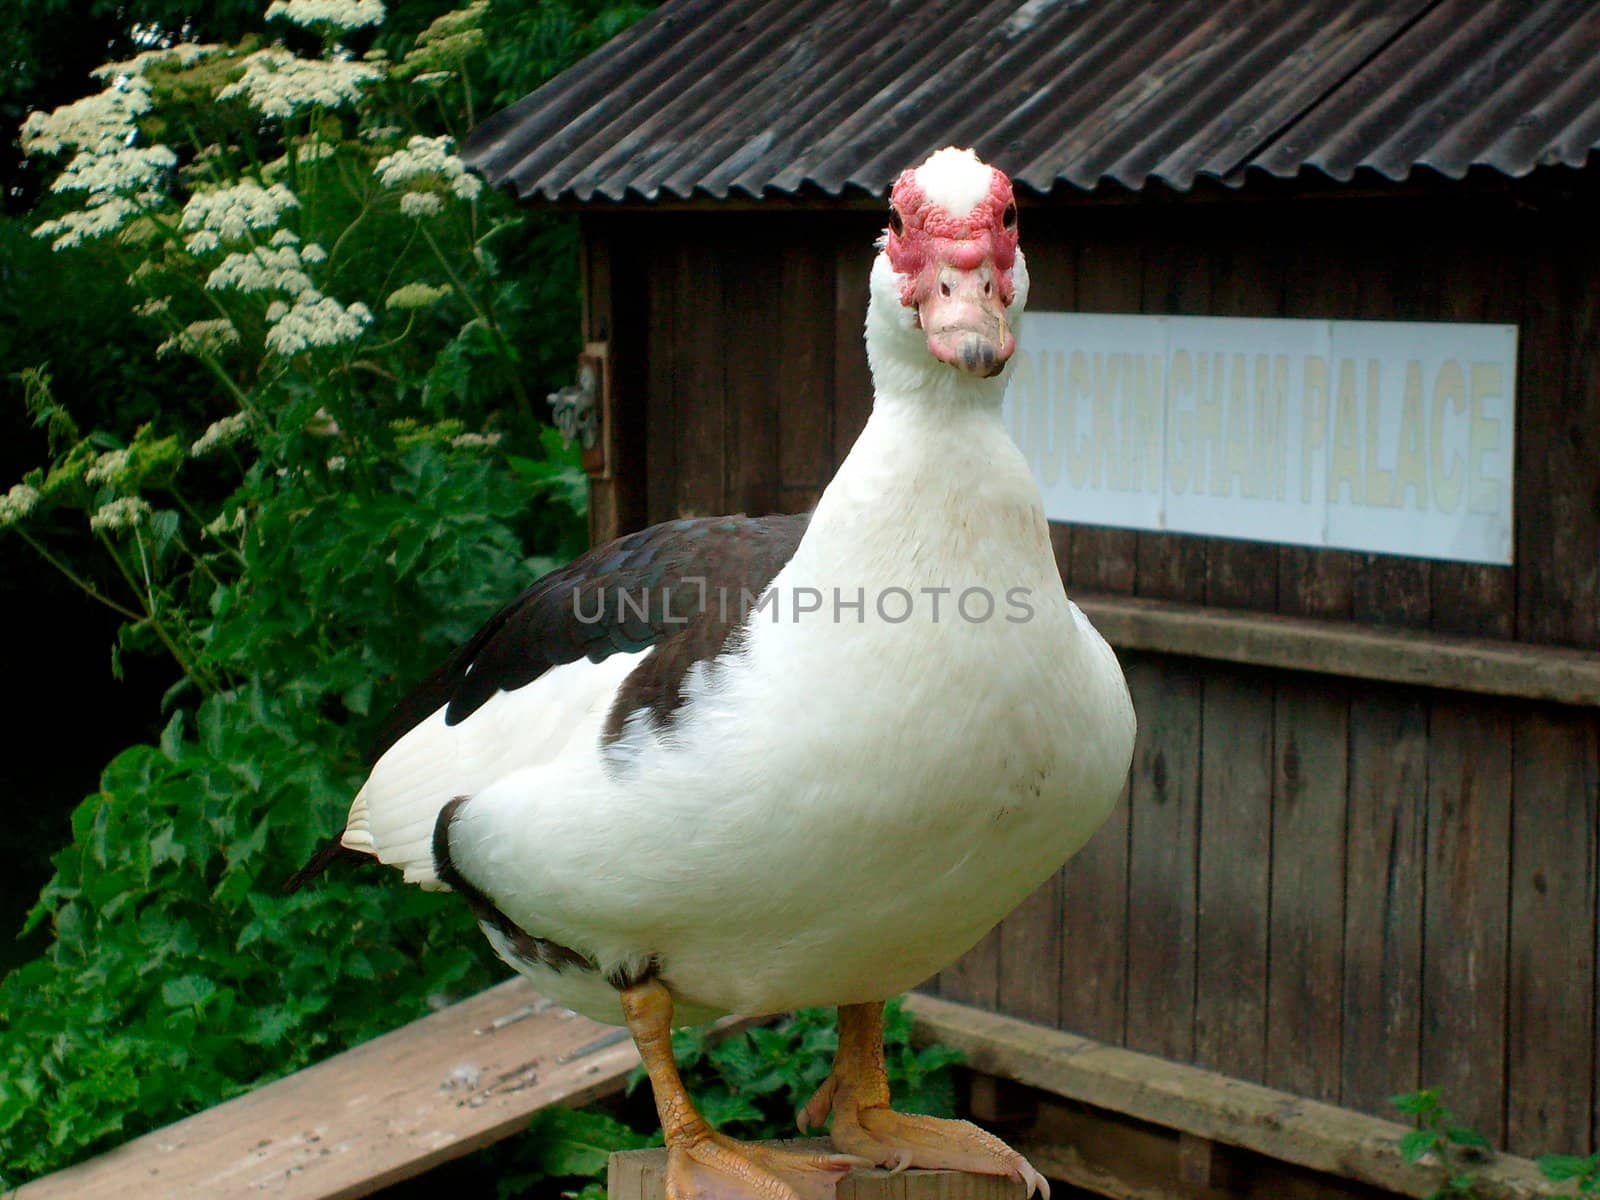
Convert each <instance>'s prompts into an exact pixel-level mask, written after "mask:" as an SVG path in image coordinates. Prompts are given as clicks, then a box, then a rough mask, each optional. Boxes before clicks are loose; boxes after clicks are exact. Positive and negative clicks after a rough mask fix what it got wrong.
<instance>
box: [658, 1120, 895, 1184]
mask: <svg viewBox="0 0 1600 1200" xmlns="http://www.w3.org/2000/svg"><path fill="white" fill-rule="evenodd" d="M871 1165H872V1164H871V1163H869V1162H868V1161H867V1160H866V1159H863V1158H856V1157H854V1156H852V1155H848V1154H819V1153H815V1152H811V1151H803V1150H779V1149H776V1148H775V1147H772V1146H764V1145H757V1144H750V1143H745V1142H736V1141H734V1140H733V1139H732V1138H729V1137H724V1136H723V1135H722V1134H719V1133H713V1134H709V1135H708V1136H706V1137H703V1138H701V1139H700V1140H698V1141H695V1142H691V1143H688V1144H684V1145H678V1146H672V1147H670V1148H669V1149H668V1150H667V1197H668V1200H834V1188H835V1187H836V1186H837V1184H838V1182H839V1180H841V1179H843V1178H844V1177H845V1175H847V1174H849V1172H850V1171H852V1170H854V1169H855V1168H856V1167H870V1166H871Z"/></svg>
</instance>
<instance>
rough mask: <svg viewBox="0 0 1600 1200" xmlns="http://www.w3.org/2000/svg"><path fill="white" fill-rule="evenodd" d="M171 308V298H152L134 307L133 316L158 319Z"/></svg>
mask: <svg viewBox="0 0 1600 1200" xmlns="http://www.w3.org/2000/svg"><path fill="white" fill-rule="evenodd" d="M171 307H172V297H171V296H150V297H148V298H147V299H144V300H141V301H140V302H139V303H138V304H136V305H134V306H133V315H134V316H136V317H158V316H160V315H161V314H162V313H164V312H166V311H167V309H169V308H171Z"/></svg>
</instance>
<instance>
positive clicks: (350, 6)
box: [267, 0, 383, 29]
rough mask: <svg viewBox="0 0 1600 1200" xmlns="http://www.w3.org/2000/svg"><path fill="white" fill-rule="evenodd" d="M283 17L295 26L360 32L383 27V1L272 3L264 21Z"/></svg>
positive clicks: (296, 0) (287, 0)
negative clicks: (363, 28) (372, 26)
mask: <svg viewBox="0 0 1600 1200" xmlns="http://www.w3.org/2000/svg"><path fill="white" fill-rule="evenodd" d="M275 17H282V18H283V19H284V20H286V21H293V22H294V23H295V24H296V25H304V26H307V27H314V26H317V25H325V26H328V27H329V28H332V29H360V28H362V27H363V26H365V25H382V24H383V3H382V0H272V3H271V4H269V5H267V20H269V21H270V20H272V19H273V18H275Z"/></svg>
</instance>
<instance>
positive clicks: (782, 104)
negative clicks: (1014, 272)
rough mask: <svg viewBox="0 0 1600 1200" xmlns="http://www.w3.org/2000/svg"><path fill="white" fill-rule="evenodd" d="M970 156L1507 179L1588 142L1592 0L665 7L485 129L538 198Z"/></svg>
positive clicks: (1128, 167) (881, 181)
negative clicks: (957, 152) (952, 153)
mask: <svg viewBox="0 0 1600 1200" xmlns="http://www.w3.org/2000/svg"><path fill="white" fill-rule="evenodd" d="M951 144H956V145H970V146H974V147H976V149H977V150H978V152H979V153H980V154H982V155H983V156H984V157H985V158H986V159H988V160H989V161H991V162H993V163H995V164H996V165H997V166H1000V167H1002V168H1004V169H1005V170H1006V171H1008V172H1009V173H1010V174H1011V176H1012V178H1013V179H1015V180H1016V181H1017V182H1018V183H1019V184H1020V185H1022V186H1024V187H1026V188H1030V189H1032V190H1033V191H1035V192H1040V193H1044V192H1049V191H1050V190H1052V189H1053V188H1054V187H1056V186H1057V185H1058V184H1061V183H1068V184H1072V185H1074V186H1076V187H1078V188H1082V189H1086V190H1088V189H1093V188H1096V187H1100V186H1102V185H1104V184H1105V183H1107V182H1108V181H1110V182H1115V183H1118V184H1121V185H1122V186H1124V187H1127V188H1134V189H1137V188H1142V187H1144V186H1146V185H1147V184H1148V183H1150V181H1151V180H1159V181H1160V182H1162V183H1164V184H1167V185H1168V186H1170V187H1172V188H1176V189H1178V190H1180V191H1186V190H1188V189H1189V188H1191V187H1192V186H1193V185H1194V183H1195V181H1196V180H1197V179H1200V178H1202V177H1211V178H1216V179H1222V180H1226V181H1229V182H1237V181H1238V180H1240V179H1241V178H1242V177H1243V176H1244V174H1245V173H1246V172H1247V171H1249V170H1250V169H1252V168H1255V169H1260V170H1263V171H1266V172H1270V173H1271V174H1273V175H1276V176H1281V177H1288V176H1293V175H1295V174H1297V173H1299V172H1300V171H1301V170H1303V169H1304V168H1305V167H1308V166H1310V167H1315V168H1317V169H1318V170H1320V171H1322V172H1324V173H1325V174H1327V175H1329V176H1331V177H1333V178H1335V179H1339V180H1347V179H1350V178H1351V177H1352V176H1353V175H1354V174H1355V173H1356V171H1358V170H1359V169H1362V168H1369V169H1371V170H1374V171H1377V172H1380V173H1382V174H1383V175H1385V176H1387V177H1389V178H1391V179H1403V178H1405V177H1406V176H1407V175H1408V174H1409V173H1410V171H1411V170H1412V169H1413V168H1414V167H1417V166H1426V167H1430V168H1432V169H1433V170H1435V171H1438V172H1441V173H1442V174H1444V175H1448V176H1451V177H1460V176H1461V175H1463V174H1465V173H1466V171H1467V170H1468V169H1469V168H1471V167H1474V166H1484V167H1490V168H1493V169H1495V170H1498V171H1501V172H1503V173H1505V174H1507V175H1513V176H1520V175H1524V174H1526V173H1527V172H1529V171H1531V170H1532V169H1533V168H1535V167H1537V166H1540V165H1544V164H1553V163H1564V164H1566V165H1568V166H1582V165H1583V164H1584V163H1585V161H1586V159H1587V157H1588V155H1589V152H1590V150H1591V149H1592V148H1594V147H1595V146H1596V145H1597V144H1600V4H1596V3H1595V2H1594V0H672V2H670V3H668V4H666V5H664V6H663V7H662V8H661V9H659V10H658V11H657V12H655V13H654V14H652V15H651V16H649V17H647V18H646V19H645V20H643V21H641V22H640V23H639V24H637V25H635V26H634V27H633V28H631V29H629V30H628V31H627V32H625V33H623V34H622V35H620V36H619V37H617V38H616V39H614V40H613V41H611V42H609V43H607V44H606V45H605V46H603V47H602V48H601V49H600V50H598V51H596V52H595V53H594V54H592V55H590V56H589V57H588V58H587V59H585V60H584V61H583V62H581V63H579V64H578V65H577V66H575V67H573V68H572V69H571V70H569V71H567V72H565V73H564V74H562V75H561V76H559V77H558V78H556V79H555V80H553V81H551V82H550V83H549V84H547V85H546V86H545V87H542V88H540V89H539V90H538V91H536V92H534V93H533V94H532V95H530V96H528V97H526V98H525V99H523V100H521V101H519V102H518V103H516V104H514V105H512V106H511V107H510V108H508V109H506V110H505V111H503V112H501V113H499V114H497V115H496V116H494V117H492V118H491V119H490V120H488V121H487V122H485V123H484V124H483V125H482V126H481V127H480V128H479V129H477V130H476V131H474V133H473V136H472V137H471V138H470V139H469V142H468V146H467V150H466V154H467V158H468V160H469V161H470V162H471V163H472V164H473V165H474V166H475V167H477V168H478V169H479V170H481V171H482V172H483V173H484V174H485V175H487V176H488V177H489V178H490V179H491V180H493V181H494V182H496V183H510V184H511V185H513V186H514V187H515V188H516V190H517V192H518V193H519V194H520V195H522V196H524V197H533V196H538V197H542V198H544V199H547V200H578V201H590V200H595V199H609V200H628V199H643V200H659V199H663V198H669V197H670V198H677V199H684V200H686V199H690V198H693V197H696V196H709V197H713V198H718V199H720V198H726V197H728V196H730V195H735V194H740V195H744V196H749V197H762V196H765V195H769V194H773V193H782V194H794V193H796V192H799V191H800V190H801V189H803V188H808V187H809V188H816V189H820V190H821V191H822V192H823V193H826V194H827V195H831V196H838V195H842V194H843V193H844V192H845V191H846V190H847V189H850V188H860V189H863V190H864V191H866V192H868V193H871V194H873V195H882V194H883V193H884V192H885V191H886V190H887V188H888V186H889V184H890V183H891V182H892V181H893V179H894V177H895V175H896V174H897V173H898V172H899V171H900V170H901V169H902V168H903V167H905V166H906V165H907V164H909V163H914V162H918V161H920V160H921V159H922V158H923V157H924V156H926V155H927V154H928V153H930V152H931V151H933V150H935V149H938V148H939V147H940V146H946V145H951Z"/></svg>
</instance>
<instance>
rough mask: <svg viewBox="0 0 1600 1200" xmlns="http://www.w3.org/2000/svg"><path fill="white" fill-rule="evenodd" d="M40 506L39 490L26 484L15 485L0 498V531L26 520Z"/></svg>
mask: <svg viewBox="0 0 1600 1200" xmlns="http://www.w3.org/2000/svg"><path fill="white" fill-rule="evenodd" d="M38 506H39V489H38V488H34V487H29V486H28V485H27V484H25V483H14V484H12V485H11V490H10V491H9V492H7V493H6V494H5V495H4V496H0V529H4V528H5V527H6V526H8V525H15V524H16V523H17V522H18V521H22V520H25V519H26V518H27V516H28V514H30V513H31V512H33V510H34V509H35V508H37V507H38Z"/></svg>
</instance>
